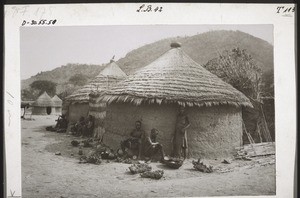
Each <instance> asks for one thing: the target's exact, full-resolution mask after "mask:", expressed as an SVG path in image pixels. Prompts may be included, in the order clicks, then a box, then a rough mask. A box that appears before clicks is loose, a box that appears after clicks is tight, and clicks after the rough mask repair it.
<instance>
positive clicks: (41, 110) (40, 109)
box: [32, 107, 47, 115]
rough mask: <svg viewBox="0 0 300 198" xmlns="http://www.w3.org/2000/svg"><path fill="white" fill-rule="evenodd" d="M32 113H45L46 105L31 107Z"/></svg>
mask: <svg viewBox="0 0 300 198" xmlns="http://www.w3.org/2000/svg"><path fill="white" fill-rule="evenodd" d="M32 115H47V109H46V107H32Z"/></svg>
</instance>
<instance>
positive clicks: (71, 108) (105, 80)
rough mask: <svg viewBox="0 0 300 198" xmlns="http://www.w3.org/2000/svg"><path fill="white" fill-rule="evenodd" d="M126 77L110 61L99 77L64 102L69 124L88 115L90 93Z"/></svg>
mask: <svg viewBox="0 0 300 198" xmlns="http://www.w3.org/2000/svg"><path fill="white" fill-rule="evenodd" d="M126 76H127V75H126V74H125V73H124V72H123V71H122V70H121V69H120V67H119V66H118V65H117V64H116V63H115V61H113V60H111V61H110V63H109V64H108V65H107V66H106V67H105V68H104V69H103V70H102V71H101V72H100V74H99V75H97V76H96V77H95V78H94V79H93V80H91V81H90V82H89V83H88V84H87V85H85V86H83V87H82V88H80V89H78V90H76V91H75V92H73V93H72V94H71V95H70V96H68V97H67V98H66V100H65V101H64V104H63V109H64V111H66V112H67V116H68V119H69V121H70V123H74V122H76V121H78V120H79V118H80V117H81V116H83V117H87V116H88V115H89V109H90V108H89V94H90V93H91V92H95V91H101V90H104V89H106V88H108V87H109V86H110V85H111V84H113V83H116V82H118V81H120V80H122V79H124V77H126Z"/></svg>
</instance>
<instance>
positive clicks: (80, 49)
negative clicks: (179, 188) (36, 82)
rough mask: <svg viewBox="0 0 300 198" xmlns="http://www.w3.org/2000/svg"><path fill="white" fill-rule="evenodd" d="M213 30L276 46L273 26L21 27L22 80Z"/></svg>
mask: <svg viewBox="0 0 300 198" xmlns="http://www.w3.org/2000/svg"><path fill="white" fill-rule="evenodd" d="M213 30H239V31H242V32H245V33H248V34H251V35H253V36H255V37H258V38H261V39H263V40H265V41H267V42H269V43H270V44H272V45H273V26H272V25H132V26H128V25H126V26H125V25H124V26H122V25H119V26H117V25H114V26H63V27H21V28H20V52H21V54H20V58H21V60H20V61H21V79H27V78H30V77H31V76H34V75H36V74H37V73H39V72H41V71H50V70H53V69H55V68H57V67H60V66H62V65H66V64H68V63H80V64H96V65H101V64H105V63H108V62H109V61H110V59H111V58H112V57H113V56H114V55H115V60H116V61H117V60H118V59H120V58H123V57H125V55H126V54H127V53H128V52H130V51H131V50H133V49H137V48H139V47H141V46H143V45H145V44H149V43H153V42H155V41H158V40H161V39H164V38H169V37H177V36H193V35H196V34H201V33H203V32H207V31H213Z"/></svg>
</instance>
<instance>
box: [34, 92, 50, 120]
mask: <svg viewBox="0 0 300 198" xmlns="http://www.w3.org/2000/svg"><path fill="white" fill-rule="evenodd" d="M31 106H32V115H50V114H52V107H53V102H52V99H51V97H50V96H49V95H48V94H47V92H46V91H45V92H44V93H43V94H42V95H40V96H39V97H38V99H36V101H34V103H33V104H32V105H31Z"/></svg>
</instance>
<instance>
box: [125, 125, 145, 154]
mask: <svg viewBox="0 0 300 198" xmlns="http://www.w3.org/2000/svg"><path fill="white" fill-rule="evenodd" d="M143 135H144V131H143V130H142V122H141V121H136V122H135V129H134V130H133V131H132V132H131V133H130V138H129V139H127V140H125V141H122V142H121V149H122V151H123V153H125V149H126V148H127V149H131V150H138V158H139V159H140V158H141V150H142V146H141V140H142V136H143Z"/></svg>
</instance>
